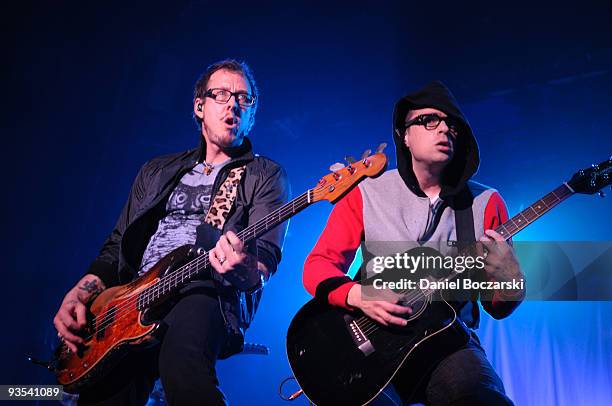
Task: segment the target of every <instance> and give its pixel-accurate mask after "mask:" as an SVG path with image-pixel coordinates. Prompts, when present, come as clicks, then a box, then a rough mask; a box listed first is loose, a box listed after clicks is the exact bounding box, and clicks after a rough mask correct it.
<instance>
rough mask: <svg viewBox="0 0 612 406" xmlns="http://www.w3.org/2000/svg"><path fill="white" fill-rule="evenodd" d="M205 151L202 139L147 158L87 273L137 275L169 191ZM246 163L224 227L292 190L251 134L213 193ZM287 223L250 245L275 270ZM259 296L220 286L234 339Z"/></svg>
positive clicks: (250, 218) (116, 278)
mask: <svg viewBox="0 0 612 406" xmlns="http://www.w3.org/2000/svg"><path fill="white" fill-rule="evenodd" d="M205 156H206V144H205V142H204V141H203V140H202V142H201V144H200V147H199V148H196V149H192V150H189V151H186V152H182V153H177V154H171V155H164V156H161V157H157V158H154V159H152V160H150V161H148V162H147V163H145V164H144V165H143V166H142V168H141V169H140V171H139V172H138V175H137V176H136V179H135V180H134V183H133V185H132V189H131V191H130V195H129V197H128V200H127V202H126V204H125V206H124V207H123V210H122V211H121V215H120V216H119V219H118V221H117V224H116V225H115V228H114V229H113V230H112V232H111V234H110V235H109V236H108V238H107V239H106V241H105V242H104V245H103V246H102V249H101V250H100V253H99V255H98V257H97V258H96V259H95V260H94V261H93V263H92V264H91V266H90V267H89V269H88V271H87V272H86V273H88V274H94V275H97V276H98V277H100V279H102V281H103V282H104V284H105V285H106V287H107V288H108V287H111V286H116V285H120V284H125V283H127V282H129V281H131V280H132V279H134V278H136V276H137V273H138V269H139V267H140V263H141V260H142V256H143V253H144V250H145V248H146V247H147V244H148V242H149V239H150V238H151V236H152V235H153V234H154V233H155V231H156V230H157V225H158V222H159V220H160V219H161V218H163V217H164V216H165V207H166V203H167V201H168V198H169V196H170V194H171V193H172V191H173V190H174V188H175V187H176V185H177V184H178V182H179V181H180V179H181V177H182V176H183V175H184V174H185V173H187V172H188V171H190V170H191V169H192V168H193V167H194V166H195V165H196V164H197V163H199V162H201V161H202V160H203V157H205ZM242 165H246V170H245V173H244V175H243V177H242V180H241V182H240V187H239V188H238V193H237V196H236V201H235V202H234V207H233V208H232V209H231V211H230V213H229V215H228V218H227V220H226V223H225V225H224V227H223V231H224V232H225V231H228V230H232V231H235V232H239V231H241V230H243V229H244V228H246V227H247V226H249V225H250V224H253V223H255V222H257V221H258V220H259V219H261V218H263V217H264V216H266V215H267V214H268V213H270V212H272V211H273V210H275V209H277V208H279V207H280V206H282V205H283V204H284V203H286V201H287V199H288V196H289V183H288V180H287V175H286V172H285V170H284V169H283V168H282V167H281V166H280V165H279V164H277V163H276V162H274V161H272V160H270V159H268V158H264V157H261V156H257V155H254V154H253V152H252V147H251V143H250V141H249V140H248V139H247V138H245V139H244V141H243V143H242V145H241V146H240V147H239V148H238V149H237V150H235V151H233V153H232V158H231V160H230V162H229V163H228V164H227V165H225V166H224V167H223V168H222V169H221V171H220V173H219V174H218V176H217V178H216V179H215V183H214V185H213V190H212V195H213V196H214V195H215V194H216V192H217V190H218V189H219V187H220V186H221V184H222V182H223V181H224V180H225V178H226V177H227V175H228V173H229V170H230V169H231V168H234V167H237V166H242ZM286 229H287V225H286V223H285V224H283V225H281V226H278V227H276V228H274V229H273V230H270V231H269V232H268V233H266V234H265V235H263V236H262V237H260V238H259V239H257V242H256V244H255V245H253V246H251V248H252V250H253V251H256V252H255V253H256V254H257V257H258V260H259V261H260V262H262V263H264V264H265V265H266V267H267V268H268V269H269V270H270V273H271V274H272V273H274V272H275V271H276V268H277V266H278V263H279V262H280V259H281V249H282V246H283V239H284V236H285V232H286ZM199 231H200V230H198V232H199ZM198 240H200V238H198ZM260 297H261V290H259V291H257V292H255V293H254V294H250V295H249V294H245V293H244V292H239V291H238V290H236V289H233V288H230V289H224V290H223V292H220V295H219V298H220V300H219V302H220V304H221V306H222V310H223V313H224V317H225V320H226V325H227V327H228V329H229V330H230V331H231V332H232V333H233V336H234V338H235V340H234V344H236V343H237V344H239V345H241V344H242V339H243V334H244V331H245V330H246V328H247V327H248V326H249V324H250V323H251V321H252V319H253V316H254V315H255V311H256V310H257V306H258V304H259V299H260ZM237 351H240V348H239V347H237V346H236V345H234V348H232V349H230V350H229V354H231V353H233V352H237ZM229 354H225V355H226V356H227V355H229Z"/></svg>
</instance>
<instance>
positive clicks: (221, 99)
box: [204, 89, 255, 107]
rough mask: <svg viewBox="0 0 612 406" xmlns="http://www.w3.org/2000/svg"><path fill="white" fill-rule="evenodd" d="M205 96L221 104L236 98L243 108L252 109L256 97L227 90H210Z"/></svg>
mask: <svg viewBox="0 0 612 406" xmlns="http://www.w3.org/2000/svg"><path fill="white" fill-rule="evenodd" d="M204 96H206V97H210V98H211V99H213V100H214V101H215V102H217V103H219V104H225V103H227V102H228V101H229V99H231V98H232V96H234V97H235V98H236V101H237V102H238V104H239V105H241V106H243V107H251V106H252V105H253V104H255V96H252V95H250V94H248V93H244V92H237V93H234V92H230V91H229V90H227V89H208V90H207V91H206V93H204Z"/></svg>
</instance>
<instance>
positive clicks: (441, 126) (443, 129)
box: [438, 119, 450, 134]
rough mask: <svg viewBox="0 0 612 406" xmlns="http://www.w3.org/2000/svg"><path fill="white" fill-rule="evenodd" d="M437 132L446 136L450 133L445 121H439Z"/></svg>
mask: <svg viewBox="0 0 612 406" xmlns="http://www.w3.org/2000/svg"><path fill="white" fill-rule="evenodd" d="M438 131H440V132H442V133H444V134H448V133H450V128H448V125H447V124H446V120H445V119H442V120H441V121H440V124H439V125H438Z"/></svg>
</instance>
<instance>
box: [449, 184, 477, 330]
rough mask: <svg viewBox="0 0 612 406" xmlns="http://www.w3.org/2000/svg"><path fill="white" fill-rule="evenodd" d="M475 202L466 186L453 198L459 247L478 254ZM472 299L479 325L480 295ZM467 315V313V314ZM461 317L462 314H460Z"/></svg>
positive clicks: (474, 318)
mask: <svg viewBox="0 0 612 406" xmlns="http://www.w3.org/2000/svg"><path fill="white" fill-rule="evenodd" d="M473 202H474V196H473V195H472V192H471V191H470V189H469V188H468V187H467V186H466V187H464V188H463V189H462V190H461V192H459V193H458V194H456V195H455V196H454V198H453V209H454V211H455V231H456V234H457V248H458V250H459V252H461V251H463V250H465V252H466V253H467V254H468V255H476V253H475V252H476V250H475V249H474V248H475V243H476V232H475V230H474V212H473V211H472V203H473ZM468 277H469V278H471V279H474V278H475V277H478V275H474V274H473V273H472V272H470V271H468ZM470 300H471V301H472V306H471V313H472V314H471V316H472V320H474V326H470V327H477V326H478V323H479V319H480V315H479V310H478V304H477V303H476V301H477V300H478V295H477V294H476V295H472V297H471V298H470ZM459 310H460V313H462V312H465V311H466V310H467V308H465V307H464V306H462V308H461V309H459ZM466 316H467V314H466ZM459 317H460V318H462V317H461V314H459Z"/></svg>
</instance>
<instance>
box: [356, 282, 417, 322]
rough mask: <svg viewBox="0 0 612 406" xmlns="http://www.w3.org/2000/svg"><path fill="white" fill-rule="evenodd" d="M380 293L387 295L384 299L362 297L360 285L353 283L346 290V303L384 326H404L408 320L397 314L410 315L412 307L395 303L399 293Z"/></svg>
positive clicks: (398, 299) (397, 300) (399, 298)
mask: <svg viewBox="0 0 612 406" xmlns="http://www.w3.org/2000/svg"><path fill="white" fill-rule="evenodd" d="M381 294H388V295H389V297H386V298H385V299H386V300H371V299H367V298H366V299H364V297H363V293H362V289H361V285H360V284H355V285H353V287H352V288H351V290H349V292H348V295H347V297H346V303H347V304H348V305H349V306H352V307H355V308H358V309H359V310H361V311H362V312H363V313H365V314H366V315H367V316H369V317H370V318H371V319H374V320H376V321H377V322H379V323H380V324H382V325H384V326H387V325H389V324H394V325H397V326H405V325H406V324H408V320H406V319H403V318H402V317H398V316H402V315H407V316H409V315H411V314H412V308H410V307H408V306H402V305H399V304H397V303H398V302H399V301H400V300H401V297H400V296H399V295H393V296H392V295H391V293H390V292H385V291H382V292H381Z"/></svg>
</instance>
